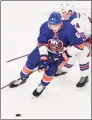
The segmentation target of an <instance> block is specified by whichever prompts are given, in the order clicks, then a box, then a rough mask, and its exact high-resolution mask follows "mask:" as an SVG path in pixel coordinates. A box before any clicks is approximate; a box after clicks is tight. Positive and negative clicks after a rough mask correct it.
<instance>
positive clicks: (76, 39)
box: [68, 25, 84, 49]
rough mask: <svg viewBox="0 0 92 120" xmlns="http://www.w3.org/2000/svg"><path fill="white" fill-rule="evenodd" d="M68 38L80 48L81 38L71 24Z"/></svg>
mask: <svg viewBox="0 0 92 120" xmlns="http://www.w3.org/2000/svg"><path fill="white" fill-rule="evenodd" d="M68 40H69V42H70V43H71V44H72V45H73V46H76V47H77V46H79V49H82V48H81V47H80V45H82V44H83V43H84V42H83V39H82V38H81V37H80V34H79V32H78V31H77V30H76V29H75V28H74V26H73V25H71V27H70V31H69V32H68Z"/></svg>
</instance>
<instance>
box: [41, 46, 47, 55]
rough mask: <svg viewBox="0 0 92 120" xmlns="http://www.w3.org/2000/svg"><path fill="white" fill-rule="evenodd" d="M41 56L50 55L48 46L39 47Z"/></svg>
mask: <svg viewBox="0 0 92 120" xmlns="http://www.w3.org/2000/svg"><path fill="white" fill-rule="evenodd" d="M39 54H40V55H48V51H47V47H46V46H40V47H39Z"/></svg>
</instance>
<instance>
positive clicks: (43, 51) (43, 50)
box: [37, 24, 48, 55]
mask: <svg viewBox="0 0 92 120" xmlns="http://www.w3.org/2000/svg"><path fill="white" fill-rule="evenodd" d="M47 45H48V37H47V31H46V26H45V24H42V25H41V27H40V33H39V36H38V44H37V46H38V47H39V54H40V55H48V51H47Z"/></svg>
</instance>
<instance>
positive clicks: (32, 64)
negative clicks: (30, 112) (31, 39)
mask: <svg viewBox="0 0 92 120" xmlns="http://www.w3.org/2000/svg"><path fill="white" fill-rule="evenodd" d="M71 45H72V46H71ZM67 46H70V47H69V49H67V50H64V48H65V47H67ZM83 49H84V44H83V39H82V38H80V36H79V33H78V31H77V30H76V29H75V28H74V26H72V25H71V24H69V23H67V22H66V21H63V20H62V17H61V15H60V13H58V12H53V13H52V14H51V15H50V17H49V18H48V21H47V22H45V23H43V24H42V25H41V27H40V33H39V36H38V45H37V47H36V48H35V49H34V50H33V51H32V52H31V53H30V54H29V56H28V59H27V61H26V63H25V66H24V67H23V69H22V71H21V72H20V77H21V79H20V80H18V81H13V82H11V83H10V85H9V87H10V88H14V87H17V86H19V85H22V84H23V83H25V82H26V81H27V79H28V78H29V75H31V73H32V72H33V70H34V69H35V68H36V67H38V70H44V74H43V77H42V79H41V82H40V84H39V85H38V86H37V88H36V89H35V90H34V91H33V95H34V96H36V97H38V96H39V95H40V94H41V93H42V92H43V90H45V88H46V87H47V86H48V85H49V84H50V82H51V81H52V80H53V78H54V75H55V73H56V71H57V69H58V68H62V66H63V65H64V64H65V63H66V62H67V61H68V59H69V57H73V56H76V55H78V54H79V55H81V54H82V51H83Z"/></svg>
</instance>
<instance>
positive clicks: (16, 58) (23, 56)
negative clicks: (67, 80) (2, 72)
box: [6, 54, 29, 63]
mask: <svg viewBox="0 0 92 120" xmlns="http://www.w3.org/2000/svg"><path fill="white" fill-rule="evenodd" d="M28 55H29V54H26V55H22V56H20V57H16V58H13V59H11V60H8V61H6V62H7V63H8V62H12V61H14V60H17V59H20V58H23V57H26V56H28Z"/></svg>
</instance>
